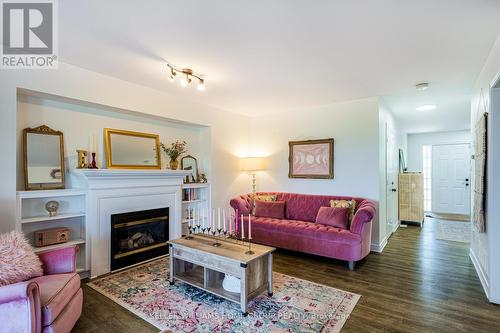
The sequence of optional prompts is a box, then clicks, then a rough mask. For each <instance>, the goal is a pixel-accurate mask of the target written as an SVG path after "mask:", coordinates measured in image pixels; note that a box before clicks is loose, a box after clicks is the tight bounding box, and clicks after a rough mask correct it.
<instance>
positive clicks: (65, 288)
mask: <svg viewBox="0 0 500 333" xmlns="http://www.w3.org/2000/svg"><path fill="white" fill-rule="evenodd" d="M77 251H78V248H77V247H76V246H71V247H66V248H61V249H57V250H49V251H46V252H42V253H39V254H38V257H39V258H40V260H41V261H42V263H43V270H44V275H43V276H40V277H37V278H33V279H31V280H28V281H24V282H19V283H14V284H11V285H8V286H3V287H0V333H4V332H5V333H7V332H9V333H18V332H19V333H41V332H43V333H60V332H70V331H71V329H72V328H73V326H74V325H75V323H76V321H77V320H78V318H79V317H80V315H81V313H82V303H83V292H82V289H81V288H80V276H79V275H78V274H77V273H75V270H76V267H75V266H76V253H77Z"/></svg>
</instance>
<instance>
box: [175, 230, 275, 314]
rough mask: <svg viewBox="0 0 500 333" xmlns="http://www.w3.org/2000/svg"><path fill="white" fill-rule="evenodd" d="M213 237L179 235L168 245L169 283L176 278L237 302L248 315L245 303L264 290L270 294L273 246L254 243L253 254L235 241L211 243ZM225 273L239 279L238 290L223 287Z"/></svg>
mask: <svg viewBox="0 0 500 333" xmlns="http://www.w3.org/2000/svg"><path fill="white" fill-rule="evenodd" d="M213 242H214V240H213V238H211V237H208V236H204V235H195V236H194V238H193V239H190V240H188V239H185V238H179V239H176V240H172V241H169V244H170V247H171V249H170V276H169V281H170V284H174V282H175V280H179V281H182V282H185V283H187V284H190V285H192V286H194V287H197V288H200V289H202V290H205V291H207V292H209V293H212V294H214V295H217V296H219V297H222V298H225V299H227V300H229V301H232V302H235V303H238V304H239V305H240V308H241V311H242V313H243V314H244V315H247V314H248V312H247V304H248V302H249V301H250V300H251V299H253V298H255V297H257V296H258V295H260V294H262V293H263V292H265V291H266V290H267V292H268V294H269V295H272V293H273V288H272V264H273V262H272V252H273V251H274V250H275V249H274V248H272V247H268V246H263V245H257V244H255V245H253V247H252V249H253V251H254V252H255V253H253V254H245V252H246V251H247V249H248V247H247V246H246V245H243V244H238V243H236V242H234V241H220V242H221V243H222V246H220V247H214V246H212V244H213ZM226 274H229V275H232V276H234V277H236V278H238V279H239V280H240V292H236V293H235V292H230V291H227V290H225V289H224V288H223V286H222V283H223V280H224V276H225V275H226Z"/></svg>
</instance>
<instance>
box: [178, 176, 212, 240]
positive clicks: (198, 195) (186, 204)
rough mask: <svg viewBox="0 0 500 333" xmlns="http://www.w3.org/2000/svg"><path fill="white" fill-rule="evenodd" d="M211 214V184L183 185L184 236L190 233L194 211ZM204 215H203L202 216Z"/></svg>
mask: <svg viewBox="0 0 500 333" xmlns="http://www.w3.org/2000/svg"><path fill="white" fill-rule="evenodd" d="M198 209H200V211H202V212H209V211H210V209H211V205H210V183H188V184H183V185H182V235H183V236H185V235H187V233H188V222H189V220H190V219H191V218H192V216H193V210H196V211H197V210H198ZM202 215H203V214H202Z"/></svg>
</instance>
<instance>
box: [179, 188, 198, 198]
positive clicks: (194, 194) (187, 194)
mask: <svg viewBox="0 0 500 333" xmlns="http://www.w3.org/2000/svg"><path fill="white" fill-rule="evenodd" d="M182 200H183V201H194V200H199V191H197V189H196V188H185V189H183V190H182Z"/></svg>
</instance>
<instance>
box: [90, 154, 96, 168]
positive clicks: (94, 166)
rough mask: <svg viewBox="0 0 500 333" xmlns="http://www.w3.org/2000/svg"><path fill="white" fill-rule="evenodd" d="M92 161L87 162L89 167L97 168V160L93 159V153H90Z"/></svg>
mask: <svg viewBox="0 0 500 333" xmlns="http://www.w3.org/2000/svg"><path fill="white" fill-rule="evenodd" d="M91 155H92V162H90V164H89V169H98V167H97V162H96V161H95V153H92V154H91Z"/></svg>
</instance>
